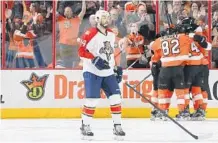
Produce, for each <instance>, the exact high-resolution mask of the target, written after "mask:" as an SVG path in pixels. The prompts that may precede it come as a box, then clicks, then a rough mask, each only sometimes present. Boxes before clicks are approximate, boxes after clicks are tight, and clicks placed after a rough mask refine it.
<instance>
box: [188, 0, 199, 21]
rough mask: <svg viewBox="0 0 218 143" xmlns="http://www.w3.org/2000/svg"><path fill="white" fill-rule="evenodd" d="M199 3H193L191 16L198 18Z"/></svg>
mask: <svg viewBox="0 0 218 143" xmlns="http://www.w3.org/2000/svg"><path fill="white" fill-rule="evenodd" d="M199 13H200V11H199V5H198V3H197V2H193V3H192V4H191V11H190V17H193V18H194V19H197V18H198V16H199Z"/></svg>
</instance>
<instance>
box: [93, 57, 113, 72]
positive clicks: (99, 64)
mask: <svg viewBox="0 0 218 143" xmlns="http://www.w3.org/2000/svg"><path fill="white" fill-rule="evenodd" d="M92 63H93V64H94V65H95V67H96V68H97V69H99V70H105V69H110V66H109V63H108V62H107V61H105V60H103V59H102V58H101V57H99V56H97V57H95V58H94V59H93V60H92Z"/></svg>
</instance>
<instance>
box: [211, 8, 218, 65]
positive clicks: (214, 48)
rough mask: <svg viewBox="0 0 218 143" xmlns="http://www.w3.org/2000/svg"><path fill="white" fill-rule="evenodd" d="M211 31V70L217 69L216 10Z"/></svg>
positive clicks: (217, 34)
mask: <svg viewBox="0 0 218 143" xmlns="http://www.w3.org/2000/svg"><path fill="white" fill-rule="evenodd" d="M212 23H213V31H212V37H213V39H212V47H213V49H212V62H213V64H212V65H213V68H218V10H217V11H215V12H214V13H213V22H212Z"/></svg>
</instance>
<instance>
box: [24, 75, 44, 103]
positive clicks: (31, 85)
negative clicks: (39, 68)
mask: <svg viewBox="0 0 218 143" xmlns="http://www.w3.org/2000/svg"><path fill="white" fill-rule="evenodd" d="M47 78H48V74H46V75H43V76H42V77H39V76H37V75H36V74H35V73H32V74H31V77H30V79H29V80H23V81H21V84H22V85H24V86H25V87H26V89H27V90H28V91H27V94H26V95H27V97H28V98H29V99H30V100H34V101H36V100H40V99H42V97H43V96H44V93H45V84H46V80H47Z"/></svg>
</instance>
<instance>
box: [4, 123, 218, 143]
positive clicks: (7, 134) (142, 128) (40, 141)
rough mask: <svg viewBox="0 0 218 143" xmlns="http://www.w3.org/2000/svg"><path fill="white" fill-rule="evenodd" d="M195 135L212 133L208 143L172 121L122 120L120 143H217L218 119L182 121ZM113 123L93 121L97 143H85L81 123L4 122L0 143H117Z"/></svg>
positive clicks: (207, 140) (94, 142) (95, 141)
mask: <svg viewBox="0 0 218 143" xmlns="http://www.w3.org/2000/svg"><path fill="white" fill-rule="evenodd" d="M180 123H181V124H182V125H184V127H186V128H187V129H188V130H190V131H191V132H192V133H193V134H196V135H204V134H208V133H213V136H212V137H211V138H209V139H205V140H195V139H193V138H192V137H191V136H189V135H188V134H187V133H186V132H184V131H183V130H181V129H180V128H179V127H178V126H177V125H175V124H174V123H173V122H171V121H167V122H161V121H155V122H153V121H150V120H149V119H123V129H124V131H125V132H126V137H125V138H124V141H119V142H121V143H151V142H155V143H182V142H183V143H194V142H198V143H212V142H214V143H218V119H213V120H207V121H197V122H191V121H187V122H185V121H181V122H180ZM112 124H113V123H112V120H111V119H94V120H93V124H92V130H93V132H94V134H95V136H94V140H92V141H84V140H81V136H80V130H79V128H80V126H81V121H80V119H29V120H15V119H10V120H1V124H0V143H8V142H20V143H31V142H34V143H82V142H84V143H88V142H90V143H117V142H118V141H115V140H114V139H113V137H114V136H113V134H112V128H113V125H112Z"/></svg>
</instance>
